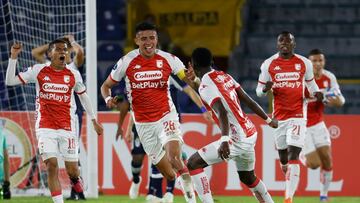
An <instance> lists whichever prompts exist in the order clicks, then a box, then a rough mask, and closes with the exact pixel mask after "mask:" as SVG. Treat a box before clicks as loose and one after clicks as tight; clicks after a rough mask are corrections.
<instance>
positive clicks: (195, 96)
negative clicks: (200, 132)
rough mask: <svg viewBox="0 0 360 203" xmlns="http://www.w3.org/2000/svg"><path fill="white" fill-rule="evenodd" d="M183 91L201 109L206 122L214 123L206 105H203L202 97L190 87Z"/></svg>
mask: <svg viewBox="0 0 360 203" xmlns="http://www.w3.org/2000/svg"><path fill="white" fill-rule="evenodd" d="M183 91H184V92H185V93H186V94H187V95H188V96H189V97H190V98H191V100H192V101H193V102H194V103H195V104H196V105H197V106H198V107H199V108H200V109H201V113H202V114H203V117H204V119H205V120H206V121H209V122H214V120H213V119H212V116H211V112H209V111H207V110H206V108H205V106H204V104H203V103H202V101H201V99H200V96H199V94H198V93H196V92H195V90H194V89H193V88H191V87H190V86H186V87H184V89H183Z"/></svg>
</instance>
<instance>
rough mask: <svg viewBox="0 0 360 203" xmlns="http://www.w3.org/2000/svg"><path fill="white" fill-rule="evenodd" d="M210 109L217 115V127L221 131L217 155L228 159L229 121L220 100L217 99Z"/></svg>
mask: <svg viewBox="0 0 360 203" xmlns="http://www.w3.org/2000/svg"><path fill="white" fill-rule="evenodd" d="M212 108H213V109H214V111H215V112H216V113H217V115H219V127H220V129H221V135H222V136H221V138H220V140H221V144H220V147H219V149H218V154H219V157H220V158H221V159H224V160H226V159H228V158H229V155H230V147H229V140H230V137H229V119H228V117H227V111H226V109H225V107H224V105H223V104H222V102H221V100H220V99H218V100H217V101H215V102H214V104H213V106H212Z"/></svg>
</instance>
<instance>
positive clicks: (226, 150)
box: [218, 141, 230, 160]
mask: <svg viewBox="0 0 360 203" xmlns="http://www.w3.org/2000/svg"><path fill="white" fill-rule="evenodd" d="M218 154H219V157H220V158H221V159H223V160H227V159H229V156H230V147H229V142H228V141H223V142H221V144H220V147H219V149H218Z"/></svg>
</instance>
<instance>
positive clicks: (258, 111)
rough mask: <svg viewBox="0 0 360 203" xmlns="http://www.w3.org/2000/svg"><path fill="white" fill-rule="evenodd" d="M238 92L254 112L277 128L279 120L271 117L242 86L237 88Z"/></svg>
mask: <svg viewBox="0 0 360 203" xmlns="http://www.w3.org/2000/svg"><path fill="white" fill-rule="evenodd" d="M236 93H237V94H238V97H239V99H240V101H243V102H244V103H245V104H246V105H247V106H248V107H249V108H250V109H251V110H252V111H253V112H254V113H256V114H257V115H258V116H260V117H261V118H262V119H264V120H265V122H266V123H268V124H269V125H270V126H271V127H273V128H277V126H278V122H277V120H276V119H271V118H269V116H268V115H267V114H266V113H265V111H264V110H263V109H262V108H261V106H260V105H259V104H258V103H257V102H255V101H254V100H253V99H252V98H251V97H250V96H249V95H248V94H247V93H246V92H245V91H244V90H243V89H242V88H241V87H239V88H237V89H236Z"/></svg>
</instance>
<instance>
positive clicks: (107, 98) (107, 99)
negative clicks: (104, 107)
mask: <svg viewBox="0 0 360 203" xmlns="http://www.w3.org/2000/svg"><path fill="white" fill-rule="evenodd" d="M110 99H112V97H111V96H107V97H106V98H105V104H107V103H108V101H109V100H110Z"/></svg>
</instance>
